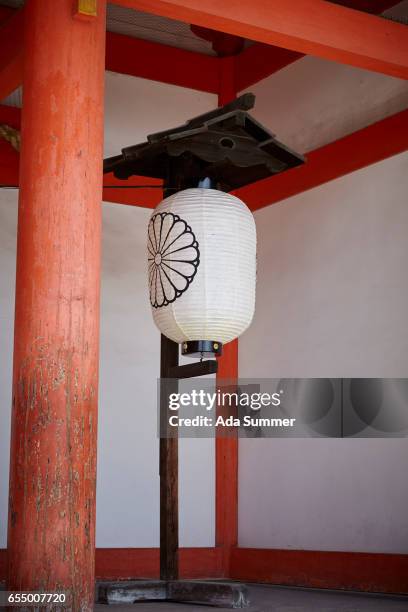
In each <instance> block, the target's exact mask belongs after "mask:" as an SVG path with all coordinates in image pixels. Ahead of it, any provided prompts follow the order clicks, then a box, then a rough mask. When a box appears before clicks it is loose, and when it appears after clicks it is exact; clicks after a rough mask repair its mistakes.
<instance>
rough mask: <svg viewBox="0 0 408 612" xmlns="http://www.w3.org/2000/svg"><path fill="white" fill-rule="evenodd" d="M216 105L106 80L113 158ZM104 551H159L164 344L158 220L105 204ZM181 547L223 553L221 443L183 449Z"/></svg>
mask: <svg viewBox="0 0 408 612" xmlns="http://www.w3.org/2000/svg"><path fill="white" fill-rule="evenodd" d="M214 106H216V96H213V95H210V94H203V93H199V92H194V91H190V90H188V89H184V88H181V87H172V86H169V85H164V84H161V83H154V82H150V81H145V80H143V79H136V78H132V77H127V76H123V75H117V74H113V73H107V74H106V110H105V155H115V154H117V153H119V152H120V149H121V148H122V147H124V146H127V145H130V144H136V143H138V142H141V141H142V140H144V139H145V138H146V136H147V134H149V133H152V132H155V131H159V130H162V129H166V128H170V127H173V126H175V125H178V124H182V123H184V122H185V121H186V120H187V119H189V118H190V117H192V116H194V115H196V114H200V113H203V112H205V111H207V110H210V109H211V108H214ZM17 197H18V194H17V192H16V191H5V190H3V189H0V548H2V547H5V545H6V523H7V495H8V466H9V436H10V406H11V369H12V350H13V339H12V336H13V317H14V282H15V241H16V223H17ZM102 210H103V266H102V301H101V361H100V404H99V433H98V435H99V445H98V482H97V530H96V531H97V533H96V540H97V546H100V547H145V546H146V547H150V546H158V545H159V478H158V448H159V444H158V439H157V434H156V379H157V375H158V372H159V343H160V336H159V332H158V330H157V329H156V328H155V326H154V324H153V320H152V318H151V315H150V310H149V302H148V295H147V290H146V281H145V266H146V261H145V257H146V254H145V248H146V245H145V242H146V240H145V232H146V226H147V221H148V218H149V215H150V214H151V211H149V210H147V209H141V208H137V207H128V206H122V205H118V204H106V203H105V204H103V209H102ZM179 463H180V468H179V469H180V519H181V526H180V527H181V530H180V544H181V545H182V546H213V545H214V531H215V527H214V508H215V501H214V489H215V484H214V478H215V468H214V443H213V441H212V440H182V441H181V442H180V459H179Z"/></svg>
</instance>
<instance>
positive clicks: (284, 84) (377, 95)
mask: <svg viewBox="0 0 408 612" xmlns="http://www.w3.org/2000/svg"><path fill="white" fill-rule="evenodd" d="M249 91H252V92H253V93H254V94H255V95H256V103H255V108H254V110H253V111H251V112H252V113H253V115H254V116H255V117H256V118H257V119H258V120H259V121H261V122H262V123H264V124H265V125H266V126H268V127H269V128H270V129H271V131H272V132H274V133H276V135H277V138H278V139H279V140H281V141H282V142H284V143H285V144H286V145H288V146H290V147H292V148H293V149H295V150H296V151H299V152H300V153H305V152H306V151H311V150H313V149H315V148H318V147H321V146H323V145H325V144H327V143H329V142H332V141H333V140H337V139H338V138H341V137H342V136H344V135H345V134H349V133H350V132H354V131H356V130H359V129H361V128H363V127H366V126H367V125H370V123H374V122H376V121H379V120H380V119H383V118H384V117H387V116H388V115H392V114H394V113H397V112H399V111H401V110H404V109H405V108H407V106H408V84H407V82H406V81H403V80H400V79H395V78H392V77H389V76H386V75H384V74H380V73H377V72H369V71H367V70H361V69H359V68H352V67H351V66H345V65H343V64H338V63H336V62H329V61H327V60H323V59H319V58H317V57H311V56H306V57H303V58H302V59H300V60H298V61H296V62H293V63H292V64H290V65H289V66H286V68H284V69H283V70H279V71H278V72H276V73H275V74H273V75H271V76H270V77H268V78H267V79H264V80H263V81H260V82H259V83H257V84H256V85H253V86H252V87H250V88H249ZM350 154H351V155H352V154H353V152H352V151H350Z"/></svg>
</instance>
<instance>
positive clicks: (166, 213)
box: [148, 188, 256, 354]
mask: <svg viewBox="0 0 408 612" xmlns="http://www.w3.org/2000/svg"><path fill="white" fill-rule="evenodd" d="M148 282H149V291H150V303H151V306H152V313H153V318H154V321H155V323H156V325H157V327H158V328H159V330H160V331H161V332H162V333H163V334H164V335H165V336H167V337H168V338H170V339H171V340H174V341H175V342H178V343H180V344H182V352H183V353H194V352H197V347H199V350H198V352H200V351H201V352H206V351H207V350H208V351H209V352H213V353H216V354H217V353H219V352H220V350H219V349H220V348H221V346H220V345H222V344H223V343H226V342H230V341H231V340H234V339H235V338H237V337H238V336H239V335H240V334H242V332H244V331H245V330H246V329H247V327H248V326H249V325H250V323H251V320H252V317H253V314H254V309H255V283H256V229H255V222H254V218H253V215H252V213H251V211H250V210H249V209H248V207H247V206H246V205H245V204H244V203H243V202H242V201H241V200H239V199H238V198H236V197H235V196H233V195H230V194H227V193H224V192H222V191H218V190H216V189H201V188H197V189H186V190H184V191H179V192H178V193H176V194H174V195H171V196H170V197H168V198H166V199H164V200H163V201H162V202H161V203H160V204H159V205H158V206H157V208H156V209H155V211H154V212H153V214H152V216H151V219H150V222H149V228H148ZM204 341H206V342H204ZM192 347H195V350H192Z"/></svg>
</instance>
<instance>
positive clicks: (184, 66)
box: [0, 7, 220, 100]
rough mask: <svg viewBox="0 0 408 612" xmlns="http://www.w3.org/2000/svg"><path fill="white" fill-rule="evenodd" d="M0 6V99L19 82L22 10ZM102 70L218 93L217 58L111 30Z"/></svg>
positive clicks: (15, 87)
mask: <svg viewBox="0 0 408 612" xmlns="http://www.w3.org/2000/svg"><path fill="white" fill-rule="evenodd" d="M3 8H5V7H0V23H1V25H0V41H1V42H0V58H1V59H0V100H2V99H3V98H5V97H6V96H7V95H9V94H10V93H11V92H12V91H14V90H15V89H17V87H19V86H20V85H21V79H22V55H23V54H22V49H23V41H22V32H23V20H24V11H23V10H19V11H15V10H13V9H9V8H5V10H3ZM105 68H106V70H110V71H112V72H117V73H120V74H128V75H130V76H136V77H141V78H144V79H149V80H151V81H159V82H161V83H169V84H171V85H178V86H179V87H187V88H189V89H195V90H197V91H205V92H208V93H214V94H216V93H218V89H219V80H220V75H219V69H220V66H219V61H218V58H217V57H213V56H210V55H204V54H202V53H195V52H193V51H186V50H184V49H178V48H176V47H171V46H169V45H163V44H160V43H156V42H150V41H147V40H142V39H139V38H133V37H131V36H124V35H122V34H116V33H114V32H107V33H106V64H105Z"/></svg>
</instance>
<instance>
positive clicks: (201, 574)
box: [95, 548, 220, 580]
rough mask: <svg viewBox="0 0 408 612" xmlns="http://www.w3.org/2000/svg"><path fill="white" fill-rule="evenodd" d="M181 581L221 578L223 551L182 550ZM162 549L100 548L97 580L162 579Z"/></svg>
mask: <svg viewBox="0 0 408 612" xmlns="http://www.w3.org/2000/svg"><path fill="white" fill-rule="evenodd" d="M179 556H180V577H181V578H217V577H219V575H220V574H219V557H220V550H218V549H217V548H180V550H179ZM159 575H160V550H159V549H158V548H97V549H96V556H95V576H96V578H97V579H99V580H124V579H132V578H158V577H159Z"/></svg>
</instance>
